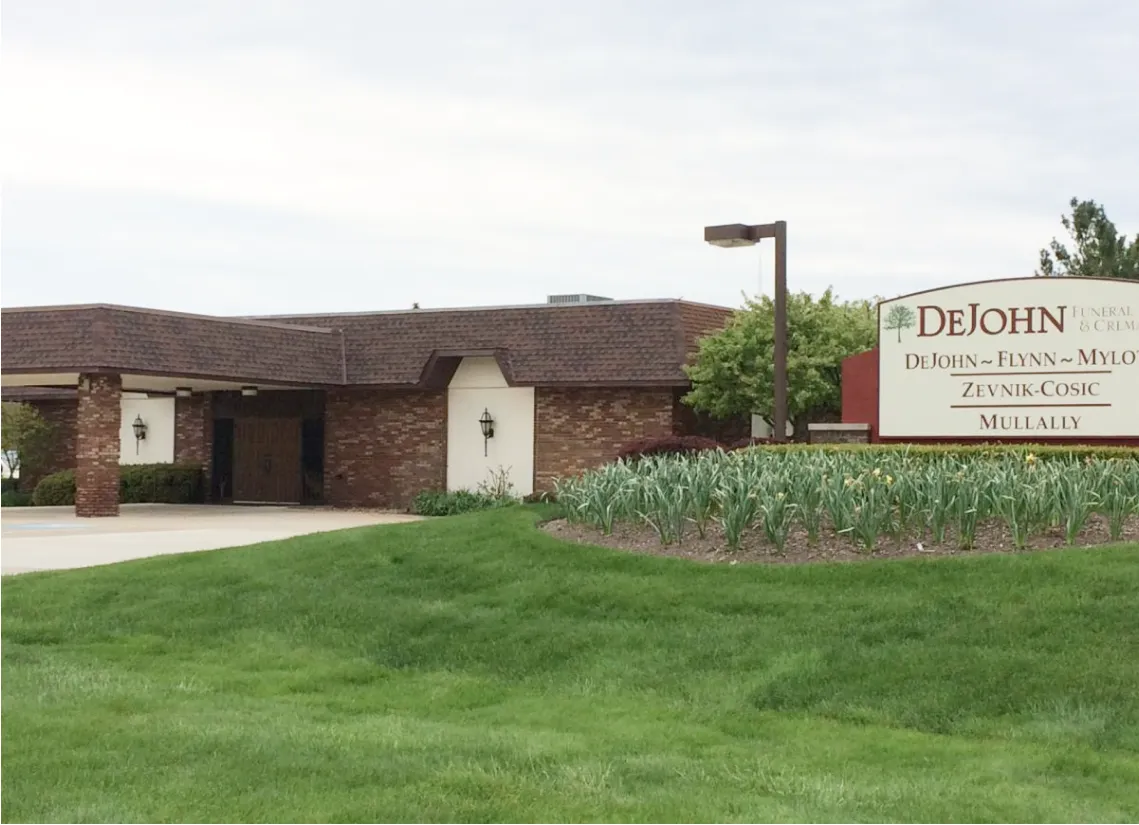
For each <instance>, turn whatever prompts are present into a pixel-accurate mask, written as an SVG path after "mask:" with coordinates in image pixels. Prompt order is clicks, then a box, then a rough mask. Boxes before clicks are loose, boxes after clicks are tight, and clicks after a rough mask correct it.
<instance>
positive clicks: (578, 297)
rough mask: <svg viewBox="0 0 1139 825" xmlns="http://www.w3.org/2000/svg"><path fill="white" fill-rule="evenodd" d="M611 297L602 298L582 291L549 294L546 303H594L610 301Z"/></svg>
mask: <svg viewBox="0 0 1139 825" xmlns="http://www.w3.org/2000/svg"><path fill="white" fill-rule="evenodd" d="M612 300H613V299H612V298H603V297H602V296H600V295H586V294H585V293H584V292H581V293H576V294H569V295H549V296H547V297H546V303H547V304H596V303H598V302H600V301H612Z"/></svg>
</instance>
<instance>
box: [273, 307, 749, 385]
mask: <svg viewBox="0 0 1139 825" xmlns="http://www.w3.org/2000/svg"><path fill="white" fill-rule="evenodd" d="M729 314H730V311H729V310H726V309H721V308H719V307H710V306H703V305H697V304H684V303H681V302H679V301H642V302H618V301H612V302H605V303H593V304H582V305H569V306H565V305H561V306H546V305H542V306H530V307H501V308H492V309H456V310H419V311H412V312H399V313H375V314H360V315H355V314H353V315H324V316H302V317H291V318H285V319H275V320H284V321H288V322H296V323H306V324H317V325H319V326H328V327H335V328H340V329H343V330H344V333H345V341H346V347H347V356H348V359H347V360H348V381H349V383H353V384H399V385H416V384H419V383H420V380H421V378H422V377H423V376H424V374H425V370H426V368H427V367H428V364H429V361H430V359H431V357H432V354H433V353H439V354H443V355H445V354H464V353H472V354H473V353H476V352H485V353H490V352H494V351H498V353H499V354H500V363H502V364H503V368H504V369H503V371H504V372H505V373H506V376H507V379H508V380H509V381H511V382H512V383H515V384H521V385H552V384H561V385H604V384H613V385H618V384H623V385H628V384H644V385H674V384H675V385H683V384H685V383H687V377H686V376H685V374H684V372H683V370H682V369H681V367H682V365H683V364H684V363H685V360H686V358H687V355H688V353H689V351H690V350H691V349H692V347H693V346H694V341H695V338H696V336H697V335H698V334H705V333H707V332H710V331H712V330H715V329H719V328H720V327H722V326H723V325H724V324H725V323H726V322H727V319H728V316H729Z"/></svg>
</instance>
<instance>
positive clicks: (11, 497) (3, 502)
mask: <svg viewBox="0 0 1139 825" xmlns="http://www.w3.org/2000/svg"><path fill="white" fill-rule="evenodd" d="M31 504H32V494H31V493H26V492H23V491H21V490H5V491H4V492H2V493H0V507H30V506H31Z"/></svg>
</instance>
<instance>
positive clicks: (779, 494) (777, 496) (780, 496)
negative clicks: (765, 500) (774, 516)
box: [775, 493, 783, 501]
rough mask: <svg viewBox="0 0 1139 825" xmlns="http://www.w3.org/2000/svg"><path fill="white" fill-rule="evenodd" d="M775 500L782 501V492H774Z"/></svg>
mask: <svg viewBox="0 0 1139 825" xmlns="http://www.w3.org/2000/svg"><path fill="white" fill-rule="evenodd" d="M775 500H776V501H783V494H782V493H776V494H775Z"/></svg>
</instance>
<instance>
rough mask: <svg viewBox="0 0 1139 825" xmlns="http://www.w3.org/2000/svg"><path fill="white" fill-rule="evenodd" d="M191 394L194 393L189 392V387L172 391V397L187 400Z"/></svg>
mask: <svg viewBox="0 0 1139 825" xmlns="http://www.w3.org/2000/svg"><path fill="white" fill-rule="evenodd" d="M193 394H194V391H193V390H191V389H190V388H189V387H177V388H175V390H174V396H175V397H176V398H189V397H190V396H192V395H193Z"/></svg>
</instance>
